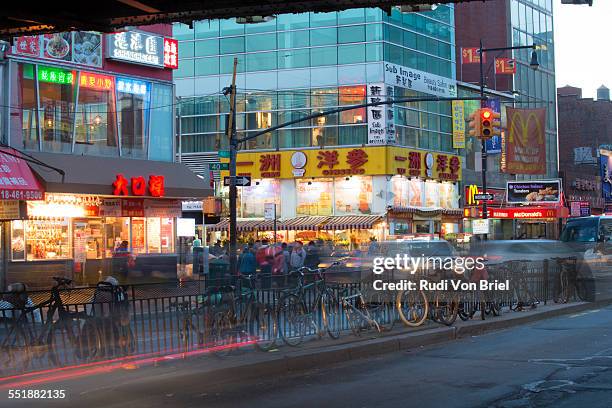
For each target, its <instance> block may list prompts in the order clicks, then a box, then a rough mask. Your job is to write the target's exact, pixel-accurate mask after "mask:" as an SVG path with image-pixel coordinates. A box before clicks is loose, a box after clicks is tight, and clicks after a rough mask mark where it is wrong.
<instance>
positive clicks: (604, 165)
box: [599, 153, 612, 202]
mask: <svg viewBox="0 0 612 408" xmlns="http://www.w3.org/2000/svg"><path fill="white" fill-rule="evenodd" d="M599 160H600V162H599V163H600V166H599V167H600V169H601V192H602V194H603V198H604V200H606V202H607V201H612V155H609V156H608V155H607V154H604V153H601V154H600V156H599Z"/></svg>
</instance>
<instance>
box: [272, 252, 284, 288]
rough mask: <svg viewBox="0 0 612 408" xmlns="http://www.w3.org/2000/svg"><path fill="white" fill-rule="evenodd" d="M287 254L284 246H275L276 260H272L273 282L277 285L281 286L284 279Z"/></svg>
mask: <svg viewBox="0 0 612 408" xmlns="http://www.w3.org/2000/svg"><path fill="white" fill-rule="evenodd" d="M285 265H286V263H285V254H284V253H283V249H282V247H278V246H275V247H274V260H273V261H272V284H273V285H274V286H275V287H278V286H281V285H282V281H284V270H285Z"/></svg>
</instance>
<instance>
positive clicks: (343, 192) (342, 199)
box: [334, 176, 372, 215]
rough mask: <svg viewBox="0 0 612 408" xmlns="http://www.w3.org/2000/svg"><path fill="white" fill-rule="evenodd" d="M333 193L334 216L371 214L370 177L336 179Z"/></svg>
mask: <svg viewBox="0 0 612 408" xmlns="http://www.w3.org/2000/svg"><path fill="white" fill-rule="evenodd" d="M334 192H335V215H350V214H371V213H372V209H371V206H372V177H369V176H366V177H359V176H351V177H347V178H337V179H335V183H334Z"/></svg>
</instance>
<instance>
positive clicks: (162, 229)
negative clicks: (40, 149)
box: [5, 153, 212, 287]
mask: <svg viewBox="0 0 612 408" xmlns="http://www.w3.org/2000/svg"><path fill="white" fill-rule="evenodd" d="M32 156H33V157H35V158H36V159H38V160H40V161H41V162H43V163H46V164H47V165H49V166H52V167H55V168H57V169H60V170H63V171H64V172H65V176H63V177H62V176H61V175H60V174H59V173H58V172H55V171H52V170H50V169H49V168H47V167H43V166H40V165H37V164H30V167H31V168H32V170H33V171H34V173H35V174H36V175H37V176H38V178H39V179H40V180H41V183H40V184H41V186H42V187H41V189H43V190H44V191H45V193H44V197H43V199H41V200H25V202H26V206H27V213H26V214H24V215H23V216H22V217H20V218H22V219H14V220H13V221H10V222H8V223H7V224H8V225H7V229H6V234H7V237H8V240H6V241H5V242H10V243H11V244H10V246H8V247H7V248H6V254H5V255H6V258H7V260H8V264H7V265H8V266H7V269H6V276H5V283H6V284H9V283H11V282H16V281H19V282H24V283H26V284H28V286H30V287H37V286H38V287H40V286H43V287H47V286H49V285H50V284H51V283H52V282H51V277H52V276H57V275H59V276H68V277H71V278H72V279H74V280H75V281H76V282H77V283H83V284H85V283H89V284H91V283H96V282H98V281H99V280H100V279H101V278H103V277H104V276H107V275H114V276H116V277H118V278H119V279H121V280H123V281H138V280H147V281H150V280H152V279H156V278H165V279H168V278H176V276H177V274H176V273H177V253H178V249H177V241H176V221H177V218H180V217H181V199H196V198H203V197H205V196H208V195H211V194H212V191H211V190H210V189H209V188H208V186H207V185H205V183H203V182H202V180H201V179H199V178H198V177H197V176H196V175H195V174H194V173H192V172H191V171H190V170H189V169H187V168H186V167H185V166H183V165H180V164H175V163H165V162H153V161H137V160H126V159H118V158H101V157H86V156H75V155H63V154H50V153H33V154H32Z"/></svg>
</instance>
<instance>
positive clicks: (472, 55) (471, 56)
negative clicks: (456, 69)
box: [461, 47, 485, 64]
mask: <svg viewBox="0 0 612 408" xmlns="http://www.w3.org/2000/svg"><path fill="white" fill-rule="evenodd" d="M482 62H485V60H484V59H483V61H482ZM461 63H462V64H479V63H480V53H479V52H478V47H471V48H461Z"/></svg>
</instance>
